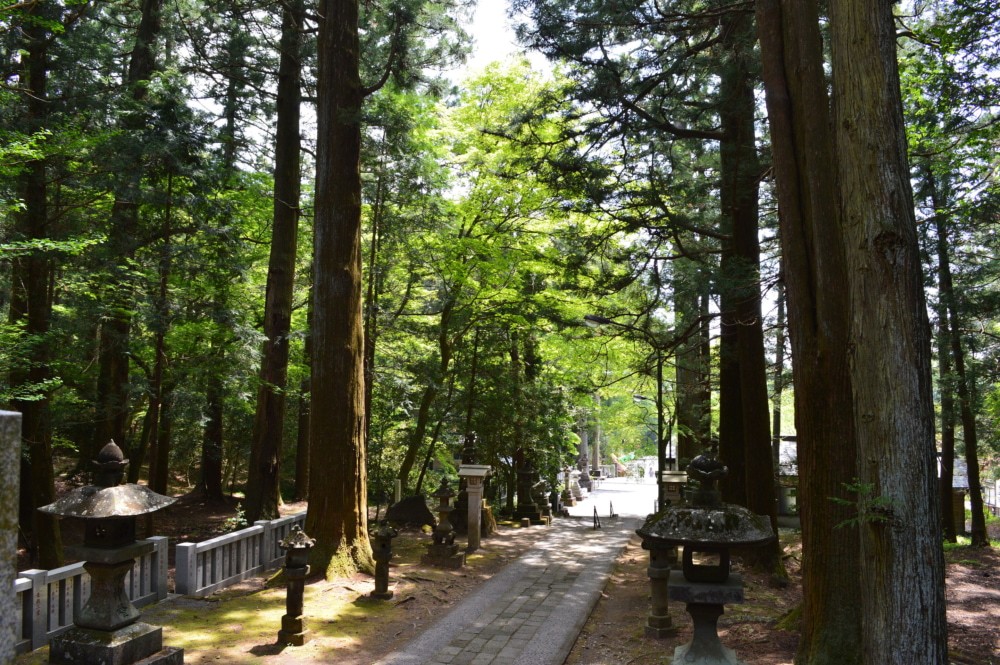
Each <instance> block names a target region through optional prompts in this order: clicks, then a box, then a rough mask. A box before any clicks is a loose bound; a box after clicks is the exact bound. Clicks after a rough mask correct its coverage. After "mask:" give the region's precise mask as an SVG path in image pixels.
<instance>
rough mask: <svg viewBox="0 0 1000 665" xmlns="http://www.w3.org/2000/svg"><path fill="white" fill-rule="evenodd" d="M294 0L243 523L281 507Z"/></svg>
mask: <svg viewBox="0 0 1000 665" xmlns="http://www.w3.org/2000/svg"><path fill="white" fill-rule="evenodd" d="M304 18H305V10H304V7H303V4H302V2H301V1H299V0H289V1H287V2H285V3H283V10H282V19H281V42H280V46H279V50H280V51H281V58H280V63H279V66H278V102H277V120H276V129H275V137H274V225H273V227H272V231H271V253H270V258H269V260H268V267H267V286H266V291H265V294H266V295H265V300H264V340H265V341H264V351H263V355H262V358H261V367H260V388H259V389H258V392H257V410H256V413H255V417H254V424H253V434H252V438H251V444H250V445H251V447H250V465H249V467H248V469H247V473H248V475H247V501H246V515H247V520H248V521H249V522H250V523H251V524H252V523H253V522H255V521H257V520H262V519H274V518H276V517H277V516H278V505H279V503H280V502H281V487H280V486H281V448H282V439H283V436H284V431H285V404H286V400H285V394H286V390H285V388H286V385H287V381H288V341H289V331H290V330H291V321H292V296H293V293H294V286H295V257H296V250H297V248H298V227H299V183H300V177H301V176H300V169H299V154H300V146H299V116H300V105H301V97H302V95H301V90H300V78H301V70H302V61H301V51H302V38H301V31H302V28H303V25H302V24H303V21H304Z"/></svg>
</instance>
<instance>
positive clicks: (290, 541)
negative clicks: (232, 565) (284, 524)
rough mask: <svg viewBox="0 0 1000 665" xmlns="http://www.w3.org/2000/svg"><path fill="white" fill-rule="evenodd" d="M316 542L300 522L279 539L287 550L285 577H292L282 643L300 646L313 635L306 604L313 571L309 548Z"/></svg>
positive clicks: (287, 592) (279, 637) (280, 639)
mask: <svg viewBox="0 0 1000 665" xmlns="http://www.w3.org/2000/svg"><path fill="white" fill-rule="evenodd" d="M315 544H316V539H315V538H310V537H309V536H307V535H306V532H305V531H303V530H302V528H301V527H300V526H299V525H298V524H296V525H294V526H293V527H292V528H291V531H289V533H288V535H287V536H285V538H284V540H282V541H281V542H279V543H278V547H280V548H281V550H282V551H283V552H284V553H285V579H286V580H288V588H287V589H286V591H285V615H284V616H283V617H281V630H279V631H278V644H291V645H292V646H297V647H300V646H302V645H303V644H305V643H306V642H308V641H309V640H310V639H311V638H310V636H309V629H308V628H306V620H305V616H304V612H303V607H304V604H305V603H304V598H305V590H306V576H308V575H309V551H310V550H311V549H312V548H313V546H314V545H315Z"/></svg>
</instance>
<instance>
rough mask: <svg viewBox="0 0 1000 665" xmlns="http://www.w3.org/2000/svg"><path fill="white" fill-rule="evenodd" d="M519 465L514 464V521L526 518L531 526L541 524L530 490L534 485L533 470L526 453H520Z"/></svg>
mask: <svg viewBox="0 0 1000 665" xmlns="http://www.w3.org/2000/svg"><path fill="white" fill-rule="evenodd" d="M520 454H521V463H520V464H516V463H515V469H516V470H515V473H516V474H517V506H516V507H515V508H514V519H515V520H523V519H524V518H528V520H529V521H530V522H531V523H532V524H540V523H541V519H542V516H541V513H539V512H538V506H536V505H535V497H534V496H533V495H532V492H531V489H532V486H533V485H534V484H535V483H534V477H535V469H534V466H533V465H532V463H531V460H530V459H528V456H527V455H528V454H527V452H526V451H523V450H522V451H520Z"/></svg>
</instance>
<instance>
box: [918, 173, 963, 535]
mask: <svg viewBox="0 0 1000 665" xmlns="http://www.w3.org/2000/svg"><path fill="white" fill-rule="evenodd" d="M924 178H925V181H926V182H927V183H928V186H929V187H930V189H931V192H930V195H931V201H932V202H933V203H934V210H935V213H934V214H935V226H936V231H937V255H938V306H937V316H938V329H937V349H938V386H939V389H940V391H941V457H940V469H941V470H940V474H939V476H940V477H939V483H940V487H939V490H938V491H939V493H940V499H941V532H942V536H943V537H944V539H945V540H947V541H948V542H951V543H954V542H957V541H958V529H957V527H958V525H957V524H955V511H954V510H952V502H953V501H954V499H953V496H952V495H953V491H952V485H953V484H954V481H955V376H954V374H953V372H952V362H951V326H950V325H949V322H948V300H949V299H950V298H953V297H954V289H953V288H952V286H951V270H950V269H949V268H948V266H947V263H946V261H947V256H948V238H947V236H946V233H947V225H946V224H945V222H944V220H942V219H940V217H939V216H940V215H942V214H944V213H943V211H942V209H941V206H940V204H939V198H938V193H937V183H936V179H935V178H934V174H933V172H932V171H931V169H930V167H929V166H926V165H925V168H924ZM964 527H965V524H964V523H963V524H962V528H963V530H964Z"/></svg>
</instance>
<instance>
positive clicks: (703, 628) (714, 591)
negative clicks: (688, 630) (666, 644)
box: [669, 570, 746, 665]
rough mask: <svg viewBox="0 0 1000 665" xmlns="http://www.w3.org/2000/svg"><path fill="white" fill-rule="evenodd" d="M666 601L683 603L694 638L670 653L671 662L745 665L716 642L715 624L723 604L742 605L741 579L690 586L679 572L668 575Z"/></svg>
mask: <svg viewBox="0 0 1000 665" xmlns="http://www.w3.org/2000/svg"><path fill="white" fill-rule="evenodd" d="M669 584H670V587H669V590H670V600H677V601H681V602H684V603H687V611H688V614H690V615H691V619H692V621H693V622H694V636H693V637H692V638H691V641H690V642H688V643H687V644H684V645H682V646H679V647H677V649H675V650H674V658H673V662H675V663H690V665H746V664H745V663H744V662H743V661H741V660H739V659H738V658H736V653H735V652H734V651H733V650H732V649H730V648H729V647H727V646H724V645H723V644H722V642H720V641H719V633H718V622H719V617H720V616H722V613H723V605H724V604H725V603H742V602H743V579H742V578H741V577H740V576H739V575H730V576H729V579H727V580H726V581H725V582H719V583H708V582H691V581H688V580H686V579H684V575H683V574H682V573H681V572H680V571H679V570H674V571H671V573H670V583H669Z"/></svg>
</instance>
